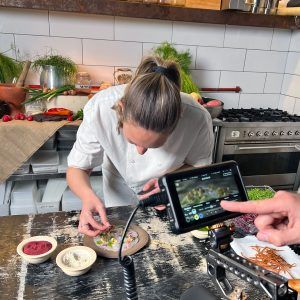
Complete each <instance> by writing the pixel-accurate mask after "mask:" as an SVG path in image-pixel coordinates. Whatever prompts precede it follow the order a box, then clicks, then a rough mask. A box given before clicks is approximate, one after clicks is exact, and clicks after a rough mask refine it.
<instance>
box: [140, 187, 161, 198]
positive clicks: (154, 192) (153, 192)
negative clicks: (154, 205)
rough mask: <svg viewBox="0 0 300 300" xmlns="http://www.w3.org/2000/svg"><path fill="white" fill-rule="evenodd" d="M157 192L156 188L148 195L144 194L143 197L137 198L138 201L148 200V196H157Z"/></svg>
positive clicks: (158, 190) (158, 189)
mask: <svg viewBox="0 0 300 300" xmlns="http://www.w3.org/2000/svg"><path fill="white" fill-rule="evenodd" d="M159 192H160V188H159V187H158V188H155V189H153V190H152V191H151V192H149V193H147V194H144V195H141V196H139V199H140V200H144V199H147V198H149V196H151V195H153V194H157V193H159Z"/></svg>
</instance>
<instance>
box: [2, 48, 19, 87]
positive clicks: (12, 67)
mask: <svg viewBox="0 0 300 300" xmlns="http://www.w3.org/2000/svg"><path fill="white" fill-rule="evenodd" d="M21 71H22V63H20V62H18V61H16V60H14V59H13V58H11V57H9V56H7V55H5V54H4V53H0V83H11V82H12V80H13V79H14V78H17V77H19V75H20V73H21Z"/></svg>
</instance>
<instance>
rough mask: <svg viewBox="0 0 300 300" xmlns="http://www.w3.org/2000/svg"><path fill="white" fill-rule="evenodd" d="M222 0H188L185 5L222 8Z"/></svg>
mask: <svg viewBox="0 0 300 300" xmlns="http://www.w3.org/2000/svg"><path fill="white" fill-rule="evenodd" d="M221 2H222V1H221V0H208V1H204V0H186V2H185V6H186V7H192V8H200V9H212V10H221Z"/></svg>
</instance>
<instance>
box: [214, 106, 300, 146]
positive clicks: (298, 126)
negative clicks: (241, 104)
mask: <svg viewBox="0 0 300 300" xmlns="http://www.w3.org/2000/svg"><path fill="white" fill-rule="evenodd" d="M219 119H220V120H221V121H222V127H224V128H230V129H228V130H227V132H226V136H225V140H226V141H229V140H235V141H237V140H238V141H243V140H244V141H266V140H267V141H282V140H299V139H300V116H297V115H291V114H288V113H287V112H286V111H282V110H279V109H270V108H268V109H256V108H250V109H235V108H233V109H224V110H223V111H222V113H221V115H220V116H219Z"/></svg>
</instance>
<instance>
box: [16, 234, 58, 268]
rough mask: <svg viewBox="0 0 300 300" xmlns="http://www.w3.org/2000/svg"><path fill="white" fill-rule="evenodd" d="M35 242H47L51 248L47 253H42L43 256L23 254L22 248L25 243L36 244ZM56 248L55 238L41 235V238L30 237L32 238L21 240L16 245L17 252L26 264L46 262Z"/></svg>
mask: <svg viewBox="0 0 300 300" xmlns="http://www.w3.org/2000/svg"><path fill="white" fill-rule="evenodd" d="M36 241H46V242H49V243H51V245H52V248H51V249H50V250H49V251H48V252H46V253H43V254H39V255H28V254H25V253H24V252H23V248H24V246H25V245H26V244H27V243H29V242H36ZM56 248H57V241H56V239H55V238H53V237H50V236H43V235H41V236H32V237H30V238H28V239H25V240H23V241H22V242H21V243H20V244H19V245H18V247H17V252H18V254H19V255H20V256H21V257H22V258H23V259H24V260H26V261H27V262H29V263H31V264H40V263H43V262H45V261H46V260H48V259H49V258H50V257H51V255H52V253H53V252H54V251H55V249H56Z"/></svg>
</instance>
